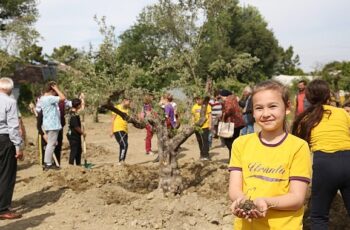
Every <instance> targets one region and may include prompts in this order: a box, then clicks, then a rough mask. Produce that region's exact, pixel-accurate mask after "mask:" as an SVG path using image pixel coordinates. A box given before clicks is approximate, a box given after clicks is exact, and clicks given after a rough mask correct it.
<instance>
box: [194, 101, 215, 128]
mask: <svg viewBox="0 0 350 230" xmlns="http://www.w3.org/2000/svg"><path fill="white" fill-rule="evenodd" d="M201 109H202V106H201V105H198V104H197V103H196V104H195V105H193V107H192V110H191V113H192V117H193V121H194V123H196V122H197V121H199V119H200V117H201ZM210 114H211V106H210V105H207V111H205V118H206V119H207V120H206V121H205V122H204V124H203V125H202V127H201V128H202V129H205V128H209V115H210Z"/></svg>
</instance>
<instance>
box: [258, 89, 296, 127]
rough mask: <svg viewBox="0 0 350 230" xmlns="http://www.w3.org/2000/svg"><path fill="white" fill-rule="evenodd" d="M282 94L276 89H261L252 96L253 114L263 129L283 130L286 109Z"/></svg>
mask: <svg viewBox="0 0 350 230" xmlns="http://www.w3.org/2000/svg"><path fill="white" fill-rule="evenodd" d="M288 110H289V106H288V108H286V106H285V104H284V102H283V99H282V95H281V93H280V92H279V91H277V90H262V91H260V92H257V93H256V94H255V95H254V97H253V114H254V118H255V120H256V122H257V123H258V124H259V125H260V127H261V128H262V130H263V131H267V132H275V131H283V126H284V120H285V116H286V113H287V111H288Z"/></svg>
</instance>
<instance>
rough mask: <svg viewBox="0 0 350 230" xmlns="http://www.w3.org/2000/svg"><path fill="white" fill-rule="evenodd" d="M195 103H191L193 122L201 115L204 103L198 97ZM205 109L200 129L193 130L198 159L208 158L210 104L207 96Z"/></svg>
mask: <svg viewBox="0 0 350 230" xmlns="http://www.w3.org/2000/svg"><path fill="white" fill-rule="evenodd" d="M195 101H196V104H194V105H193V107H192V110H191V113H192V121H193V123H194V124H195V123H197V122H198V121H199V119H200V116H201V108H202V106H203V105H204V104H203V99H202V98H200V97H196V98H195ZM204 103H206V105H207V109H206V112H205V118H206V120H205V122H204V123H203V125H202V126H201V127H200V130H196V131H195V135H196V138H197V142H198V146H199V150H200V159H201V160H210V157H209V127H211V124H210V122H211V106H210V105H209V98H207V99H206V100H205V102H204Z"/></svg>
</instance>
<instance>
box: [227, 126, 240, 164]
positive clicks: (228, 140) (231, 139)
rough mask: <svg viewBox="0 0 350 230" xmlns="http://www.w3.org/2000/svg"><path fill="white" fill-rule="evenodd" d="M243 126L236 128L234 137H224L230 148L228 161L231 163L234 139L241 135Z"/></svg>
mask: <svg viewBox="0 0 350 230" xmlns="http://www.w3.org/2000/svg"><path fill="white" fill-rule="evenodd" d="M242 128H243V126H242V127H237V128H235V131H234V133H233V136H232V137H230V138H223V139H224V142H225V145H226V147H227V148H228V162H229V163H230V160H231V149H232V144H233V141H234V140H236V138H237V137H239V134H240V132H241V129H242Z"/></svg>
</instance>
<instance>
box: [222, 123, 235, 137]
mask: <svg viewBox="0 0 350 230" xmlns="http://www.w3.org/2000/svg"><path fill="white" fill-rule="evenodd" d="M234 132H235V123H233V122H222V121H220V122H219V126H218V136H219V137H223V138H230V137H233V134H234Z"/></svg>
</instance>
